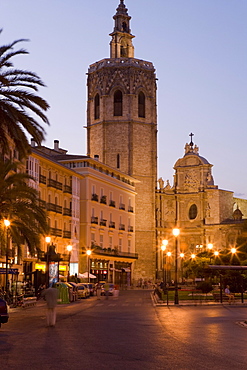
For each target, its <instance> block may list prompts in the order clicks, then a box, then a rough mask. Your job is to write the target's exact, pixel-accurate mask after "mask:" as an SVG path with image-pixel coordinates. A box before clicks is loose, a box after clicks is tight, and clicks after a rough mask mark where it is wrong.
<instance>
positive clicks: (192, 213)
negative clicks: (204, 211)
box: [189, 204, 197, 220]
mask: <svg viewBox="0 0 247 370" xmlns="http://www.w3.org/2000/svg"><path fill="white" fill-rule="evenodd" d="M196 216H197V206H196V205H195V204H192V206H190V209H189V219H190V220H194V219H195V218H196Z"/></svg>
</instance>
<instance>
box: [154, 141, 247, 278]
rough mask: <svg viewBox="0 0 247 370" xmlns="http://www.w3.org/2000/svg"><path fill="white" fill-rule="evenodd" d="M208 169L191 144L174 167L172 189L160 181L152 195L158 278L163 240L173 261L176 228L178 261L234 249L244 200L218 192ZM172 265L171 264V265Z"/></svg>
mask: <svg viewBox="0 0 247 370" xmlns="http://www.w3.org/2000/svg"><path fill="white" fill-rule="evenodd" d="M212 167H213V165H212V164H210V163H209V162H208V161H207V159H205V158H204V157H202V156H200V154H199V148H198V146H197V145H195V144H194V143H193V142H192V140H191V142H190V144H186V145H185V153H184V156H183V157H182V158H180V159H178V160H177V161H176V163H175V165H174V170H175V174H174V181H173V184H172V186H171V185H170V183H169V182H168V181H167V183H166V184H164V181H163V180H162V178H160V179H159V180H158V188H157V191H156V206H157V208H156V227H157V256H158V258H157V271H158V274H157V275H158V276H160V277H161V276H162V272H161V271H162V252H161V246H162V243H163V240H166V241H167V242H166V251H171V253H172V254H173V259H174V245H175V240H174V236H173V233H172V230H173V228H174V227H177V228H179V230H180V235H179V237H178V244H179V250H178V257H177V258H179V255H180V252H181V253H183V256H184V257H183V258H190V256H191V254H194V255H196V253H198V252H200V251H205V250H207V248H213V250H214V251H218V252H220V251H221V250H227V249H229V250H230V249H231V248H232V247H235V246H236V241H237V238H238V236H239V235H240V234H241V233H242V230H243V225H244V218H245V219H246V218H247V200H244V199H238V198H235V197H234V194H233V192H232V191H227V190H222V189H218V186H217V185H215V184H214V179H213V175H212ZM173 264H174V263H173Z"/></svg>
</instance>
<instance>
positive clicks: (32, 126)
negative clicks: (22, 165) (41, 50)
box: [0, 29, 49, 158]
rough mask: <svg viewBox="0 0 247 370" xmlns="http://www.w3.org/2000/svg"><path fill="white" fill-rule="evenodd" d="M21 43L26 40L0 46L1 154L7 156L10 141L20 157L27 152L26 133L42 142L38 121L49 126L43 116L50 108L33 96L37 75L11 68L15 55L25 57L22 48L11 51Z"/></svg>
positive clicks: (35, 95)
mask: <svg viewBox="0 0 247 370" xmlns="http://www.w3.org/2000/svg"><path fill="white" fill-rule="evenodd" d="M1 32H2V30H1V29H0V33H1ZM23 41H28V40H25V39H20V40H16V41H14V42H12V43H11V44H9V45H4V46H0V147H1V150H2V153H8V150H9V138H11V139H12V140H13V142H14V145H15V148H16V149H17V150H18V152H19V155H20V158H22V157H25V156H26V155H27V154H28V153H29V148H30V147H29V144H28V139H27V136H26V133H28V134H30V135H31V136H32V137H33V138H34V140H35V142H36V143H37V144H38V145H40V144H41V142H42V141H43V140H44V136H45V131H44V128H43V127H42V126H41V125H40V123H39V122H38V120H37V118H38V119H41V121H43V122H44V123H47V124H49V121H48V118H47V117H46V115H45V113H44V112H45V111H46V110H47V109H48V108H49V105H48V103H47V102H46V101H45V100H44V99H42V98H41V97H40V96H38V95H37V94H35V92H36V91H38V87H40V86H45V85H44V83H43V82H42V80H41V79H40V77H39V76H38V75H37V74H36V73H33V72H29V71H25V70H20V69H16V68H14V67H13V63H12V59H13V57H14V56H16V55H21V54H28V52H27V51H26V50H25V49H19V50H14V46H15V45H16V44H18V43H19V42H23Z"/></svg>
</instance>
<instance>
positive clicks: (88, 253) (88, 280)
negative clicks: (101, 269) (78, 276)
mask: <svg viewBox="0 0 247 370" xmlns="http://www.w3.org/2000/svg"><path fill="white" fill-rule="evenodd" d="M91 253H92V251H91V250H90V249H88V250H87V271H88V275H87V282H88V283H89V282H90V278H89V274H90V271H89V270H90V268H89V264H90V256H91Z"/></svg>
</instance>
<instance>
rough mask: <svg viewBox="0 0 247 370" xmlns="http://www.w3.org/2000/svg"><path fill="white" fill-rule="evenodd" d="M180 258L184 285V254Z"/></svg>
mask: <svg viewBox="0 0 247 370" xmlns="http://www.w3.org/2000/svg"><path fill="white" fill-rule="evenodd" d="M179 256H180V258H181V278H182V284H183V282H184V278H183V275H184V271H183V270H184V253H180V255H179Z"/></svg>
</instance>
